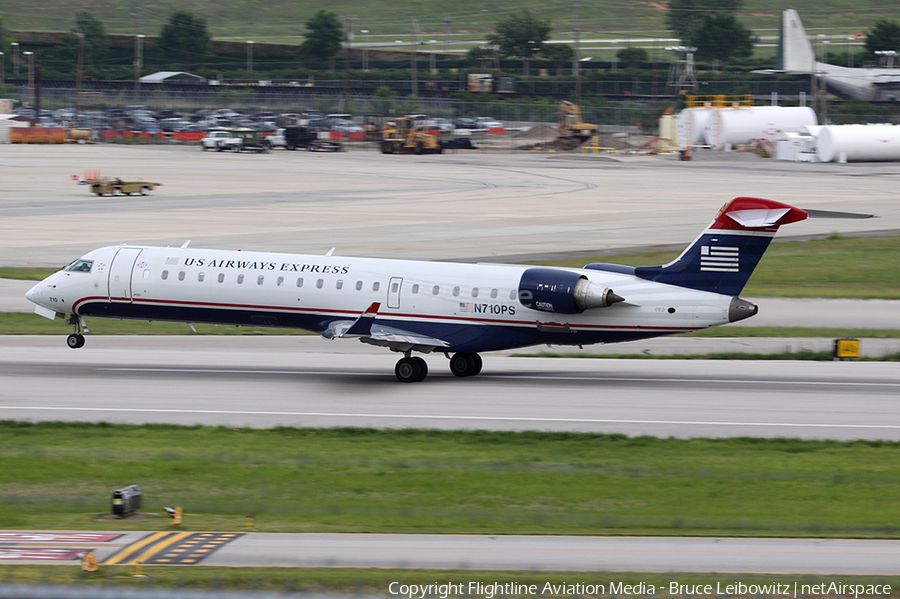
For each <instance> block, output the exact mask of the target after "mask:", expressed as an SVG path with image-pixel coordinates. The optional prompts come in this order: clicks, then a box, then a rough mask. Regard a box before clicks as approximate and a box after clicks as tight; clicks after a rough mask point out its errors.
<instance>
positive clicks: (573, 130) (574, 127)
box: [559, 100, 597, 141]
mask: <svg viewBox="0 0 900 599" xmlns="http://www.w3.org/2000/svg"><path fill="white" fill-rule="evenodd" d="M596 134H597V125H594V124H591V123H585V122H584V121H583V120H582V119H581V108H579V107H578V105H577V104H573V103H572V102H568V101H566V100H563V101H562V102H560V103H559V136H560V137H574V138H577V139H580V140H581V141H585V140H587V139H589V138H590V137H591V136H592V135H596Z"/></svg>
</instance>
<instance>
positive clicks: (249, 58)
mask: <svg viewBox="0 0 900 599" xmlns="http://www.w3.org/2000/svg"><path fill="white" fill-rule="evenodd" d="M247 72H248V73H252V72H253V41H252V40H247Z"/></svg>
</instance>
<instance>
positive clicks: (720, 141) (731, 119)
mask: <svg viewBox="0 0 900 599" xmlns="http://www.w3.org/2000/svg"><path fill="white" fill-rule="evenodd" d="M816 124H818V120H817V119H816V113H815V112H814V111H813V109H812V108H810V107H808V106H749V107H736V108H722V109H719V110H717V111H716V113H715V114H714V115H713V117H712V121H711V123H710V125H709V126H708V127H707V130H706V143H707V144H709V145H711V146H713V147H714V148H716V149H717V150H721V149H723V148H725V147H726V146H727V147H734V146H737V145H740V144H745V143H749V142H751V141H753V140H757V139H765V140H767V141H769V142H771V143H772V144H774V143H775V142H776V141H778V140H779V139H782V138H783V134H784V133H787V132H795V131H799V130H800V129H801V128H803V127H809V126H814V125H816Z"/></svg>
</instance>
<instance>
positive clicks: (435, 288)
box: [431, 285, 441, 295]
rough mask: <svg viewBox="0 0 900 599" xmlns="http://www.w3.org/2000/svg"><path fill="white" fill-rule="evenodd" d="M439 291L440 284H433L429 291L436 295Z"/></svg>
mask: <svg viewBox="0 0 900 599" xmlns="http://www.w3.org/2000/svg"><path fill="white" fill-rule="evenodd" d="M440 292H441V286H440V285H435V286H434V287H432V288H431V293H432V295H437V294H438V293H440Z"/></svg>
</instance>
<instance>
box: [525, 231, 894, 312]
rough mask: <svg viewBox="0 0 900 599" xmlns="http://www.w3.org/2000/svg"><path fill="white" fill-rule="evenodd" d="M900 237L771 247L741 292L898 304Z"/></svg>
mask: <svg viewBox="0 0 900 599" xmlns="http://www.w3.org/2000/svg"><path fill="white" fill-rule="evenodd" d="M680 253H681V251H680V250H679V251H672V252H650V253H639V254H617V255H601V256H594V257H592V258H578V259H573V260H553V261H542V262H534V264H543V265H548V266H568V267H575V268H581V267H582V266H584V265H585V264H588V263H590V262H612V263H616V264H627V265H629V266H653V265H657V264H666V263H668V262H670V261H671V260H673V259H675V258H677V257H678V255H679V254H680ZM898 264H900V238H898V237H840V236H835V235H833V236H831V237H829V238H827V239H818V240H813V241H787V242H780V243H773V244H772V245H770V246H769V249H768V250H767V251H766V254H765V256H763V259H762V261H760V263H759V266H757V268H756V270H755V271H754V272H753V276H751V277H750V281H749V282H748V284H747V286H746V287H745V288H744V291H743V292H742V293H741V295H742V296H745V297H825V298H857V299H900V268H897V265H898Z"/></svg>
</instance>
